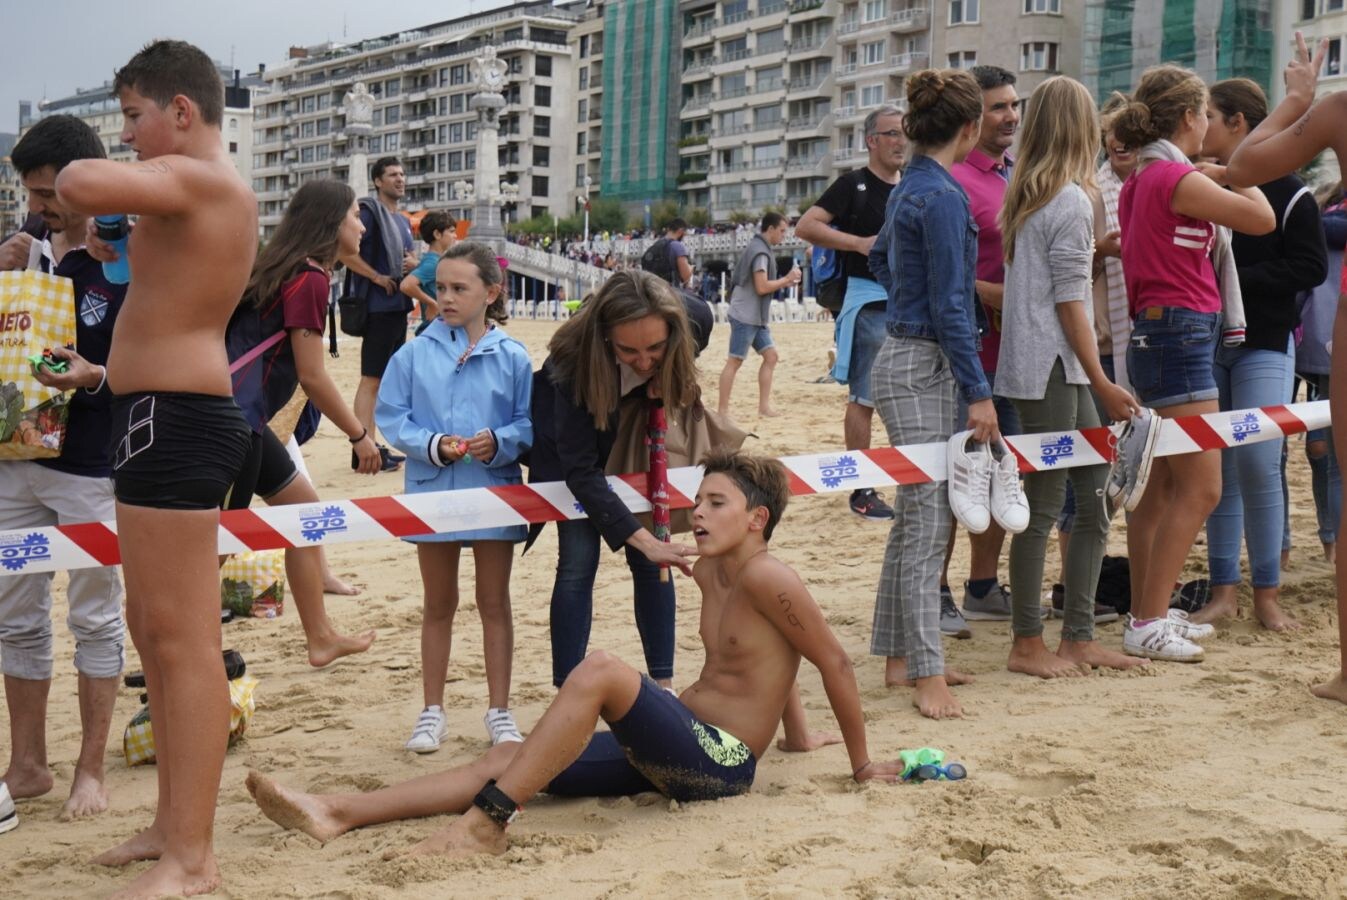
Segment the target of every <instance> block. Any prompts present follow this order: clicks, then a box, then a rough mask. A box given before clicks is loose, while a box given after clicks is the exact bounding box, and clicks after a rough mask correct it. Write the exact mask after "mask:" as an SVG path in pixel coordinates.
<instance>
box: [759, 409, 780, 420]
mask: <svg viewBox="0 0 1347 900" xmlns="http://www.w3.org/2000/svg"><path fill="white" fill-rule="evenodd" d="M758 415H760V416H765V417H767V418H769V419H775V418H776V417H777V416H779V415H781V413H779V412H777V411H776V410H774V409H772V408H771V407H770V406H769V407H767V408H766V409H759V410H758Z"/></svg>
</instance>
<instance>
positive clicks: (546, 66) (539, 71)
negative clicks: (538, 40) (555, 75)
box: [533, 53, 552, 75]
mask: <svg viewBox="0 0 1347 900" xmlns="http://www.w3.org/2000/svg"><path fill="white" fill-rule="evenodd" d="M533 74H534V75H551V74H552V57H550V56H548V55H547V54H545V53H540V54H539V55H537V56H535V57H534V58H533Z"/></svg>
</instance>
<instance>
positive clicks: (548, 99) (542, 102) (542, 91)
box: [533, 84, 552, 107]
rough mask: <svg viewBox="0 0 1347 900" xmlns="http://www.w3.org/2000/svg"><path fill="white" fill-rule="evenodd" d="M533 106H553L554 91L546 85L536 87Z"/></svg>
mask: <svg viewBox="0 0 1347 900" xmlns="http://www.w3.org/2000/svg"><path fill="white" fill-rule="evenodd" d="M533 105H534V106H544V107H545V106H551V105H552V89H551V88H550V87H548V86H547V85H545V84H539V85H536V86H535V87H534V88H533Z"/></svg>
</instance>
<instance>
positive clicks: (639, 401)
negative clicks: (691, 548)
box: [604, 391, 749, 534]
mask: <svg viewBox="0 0 1347 900" xmlns="http://www.w3.org/2000/svg"><path fill="white" fill-rule="evenodd" d="M648 422H649V407H648V401H647V399H646V395H645V391H632V392H631V393H630V394H628V395H627V396H626V397H624V398H622V402H621V403H620V405H619V406H618V415H617V431H616V434H615V439H614V443H613V450H612V452H611V453H610V454H608V464H607V466H605V468H604V472H605V473H606V474H608V475H628V474H631V473H634V472H648V471H650V447H649V445H648V443H647V438H646V427H647V424H648ZM665 422H666V425H667V427H668V430H667V431H666V432H665V438H664V446H665V451H666V452H667V453H668V457H669V468H671V469H676V468H682V467H684V466H695V465H698V464H700V462H701V459H702V457H703V456H705V455H706V453H707V452H708V451H710V450H738V449H739V448H740V447H742V446H743V445H744V441H745V440H747V439H748V437H749V432H747V431H744V430H743V429H742V428H740V427H739V426H738V425H735V424H734V422H732V421H731V420H730V419H729V417H728V416H722V415H720V413H718V412H716V411H714V410H710V409H707V408H706V407H705V406H704V405H702V401H701V399H700V398H698V399H697V401H696V402H694V403H693V404H692V405H691V406H688V407H686V408H685V409H680V410H674V409H669V408H668V407H666V408H665ZM636 519H637V521H639V522H640V523H641V526H642V527H644V528H646V529H651V528H652V527H653V525H654V522H653V520H652V518H651V515H650V513H637V515H636ZM669 529H670V531H672V532H673V533H674V534H685V533H687V532H689V531H691V530H692V511H691V510H690V509H675V510H672V511H671V512H670V514H669Z"/></svg>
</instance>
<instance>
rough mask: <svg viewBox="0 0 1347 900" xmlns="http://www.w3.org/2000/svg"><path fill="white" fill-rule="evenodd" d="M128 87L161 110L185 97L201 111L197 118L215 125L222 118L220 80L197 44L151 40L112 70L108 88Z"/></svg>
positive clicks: (113, 89)
mask: <svg viewBox="0 0 1347 900" xmlns="http://www.w3.org/2000/svg"><path fill="white" fill-rule="evenodd" d="M124 90H132V91H135V92H136V93H137V94H140V95H141V96H143V97H148V98H149V99H151V100H153V101H154V102H155V104H156V105H158V106H159V108H160V109H165V108H167V107H168V105H169V104H170V103H172V102H173V98H174V97H177V96H179V95H181V96H183V97H186V98H187V99H188V100H191V101H192V102H193V103H195V104H196V105H197V107H198V108H199V109H200V110H201V121H203V122H205V123H206V124H207V125H219V124H220V122H221V120H223V118H224V81H222V80H221V79H220V70H219V69H218V68H217V67H216V65H215V63H214V62H212V61H211V58H210V57H209V56H207V55H206V54H205V52H204V51H203V50H201V49H200V48H199V47H194V46H192V45H191V44H189V43H187V42H186V41H152V42H151V43H148V44H146V45H145V47H144V49H142V50H141V51H140V52H139V53H137V54H136V55H135V56H133V57H131V61H130V62H128V63H127V64H126V65H124V66H122V67H121V68H120V69H118V70H117V71H116V73H115V74H114V75H113V79H112V91H113V93H114V94H121V92H122V91H124Z"/></svg>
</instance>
